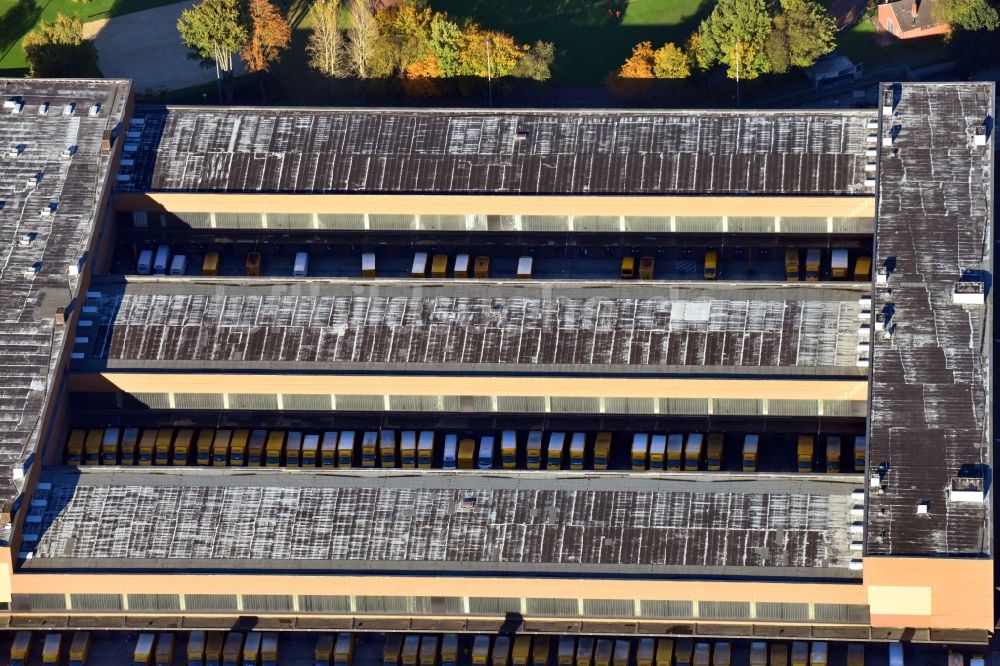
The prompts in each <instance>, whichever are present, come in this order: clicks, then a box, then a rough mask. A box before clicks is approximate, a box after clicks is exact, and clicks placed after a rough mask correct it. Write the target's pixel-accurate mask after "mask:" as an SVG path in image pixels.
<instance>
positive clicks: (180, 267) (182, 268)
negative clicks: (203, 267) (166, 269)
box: [170, 254, 188, 275]
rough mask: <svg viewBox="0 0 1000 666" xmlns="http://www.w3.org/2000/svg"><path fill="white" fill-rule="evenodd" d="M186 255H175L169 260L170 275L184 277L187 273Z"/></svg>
mask: <svg viewBox="0 0 1000 666" xmlns="http://www.w3.org/2000/svg"><path fill="white" fill-rule="evenodd" d="M187 266H188V261H187V255H184V254H175V255H174V258H173V259H171V260H170V274H171V275H184V274H185V273H187Z"/></svg>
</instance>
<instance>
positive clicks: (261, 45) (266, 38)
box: [240, 0, 292, 72]
mask: <svg viewBox="0 0 1000 666" xmlns="http://www.w3.org/2000/svg"><path fill="white" fill-rule="evenodd" d="M247 9H248V10H249V12H248V13H249V18H250V22H249V23H250V26H249V27H250V29H249V33H250V34H249V36H248V39H247V42H246V44H244V45H243V49H242V50H241V51H240V57H241V58H243V64H244V65H246V68H247V71H248V72H266V71H267V70H268V69H270V67H271V64H272V63H274V62H277V61H278V58H280V57H281V52H282V51H284V50H285V49H287V48H288V45H289V44H290V43H291V41H292V31H291V28H289V27H288V21H286V20H285V17H284V16H282V15H281V13H280V12H279V11H278V8H277V7H275V6H274V5H273V4H272V3H271V1H270V0H249V3H248V7H247Z"/></svg>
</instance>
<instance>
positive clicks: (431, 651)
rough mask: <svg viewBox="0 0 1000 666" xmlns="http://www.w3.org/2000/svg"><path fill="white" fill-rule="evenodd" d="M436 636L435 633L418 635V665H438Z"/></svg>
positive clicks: (438, 654)
mask: <svg viewBox="0 0 1000 666" xmlns="http://www.w3.org/2000/svg"><path fill="white" fill-rule="evenodd" d="M438 643H439V641H438V637H437V636H436V635H435V634H424V635H423V636H421V637H420V657H419V663H420V666H438V664H439V663H440V661H439V656H440V653H439V652H438Z"/></svg>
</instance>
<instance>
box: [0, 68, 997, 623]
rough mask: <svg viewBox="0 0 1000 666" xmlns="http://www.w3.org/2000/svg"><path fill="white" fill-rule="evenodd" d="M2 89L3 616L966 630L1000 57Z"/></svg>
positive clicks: (974, 589)
mask: <svg viewBox="0 0 1000 666" xmlns="http://www.w3.org/2000/svg"><path fill="white" fill-rule="evenodd" d="M2 85H3V88H4V92H3V94H4V99H5V105H4V106H5V109H4V111H3V115H0V134H2V135H3V138H4V141H5V142H6V150H7V153H6V158H4V159H0V170H2V173H3V178H2V180H0V188H2V194H0V199H2V204H0V206H2V208H0V229H2V231H3V248H4V256H5V259H4V261H3V264H2V267H0V281H2V287H3V289H2V294H3V295H2V296H0V316H2V318H3V324H2V326H3V329H2V330H3V338H2V344H0V351H2V354H3V357H4V359H5V362H4V364H3V367H2V368H0V377H2V387H3V388H2V393H0V395H2V401H3V411H2V418H0V452H2V456H0V459H2V462H0V501H2V502H3V505H4V509H5V510H4V512H3V517H4V525H3V530H4V531H3V535H2V536H3V543H4V548H3V549H2V550H0V558H2V559H3V562H4V574H3V575H2V576H0V602H2V603H3V608H4V613H5V614H6V615H7V617H8V619H9V622H10V624H11V626H39V625H45V626H68V627H80V626H89V627H102V626H105V627H140V626H141V627H145V626H151V625H153V626H161V627H176V628H203V629H204V628H218V627H226V626H231V625H233V624H234V623H235V622H237V621H238V620H239V619H240V618H246V617H248V616H249V617H254V618H256V620H255V622H256V625H255V626H258V627H275V628H286V629H315V628H342V629H346V628H354V629H358V630H411V629H412V630H416V631H420V630H432V629H433V630H438V631H442V630H445V631H495V630H498V629H499V628H500V627H501V626H507V627H509V626H511V623H513V624H514V625H516V626H517V627H519V628H520V630H522V631H528V632H545V633H594V632H605V633H623V634H644V635H650V634H659V635H663V634H668V635H670V634H676V635H683V634H696V635H706V636H781V637H795V636H801V637H826V638H845V639H846V638H850V639H860V640H898V639H900V638H902V639H910V640H918V641H920V640H923V641H928V640H933V641H965V642H978V641H985V640H986V639H987V638H988V636H989V635H990V634H991V633H992V630H993V627H994V598H993V594H994V593H993V578H994V566H993V547H994V546H993V514H992V499H991V496H990V492H989V490H990V480H991V472H990V470H991V464H992V455H993V446H992V443H993V437H992V433H993V418H992V409H991V406H992V389H991V386H992V340H993V335H992V330H991V327H992V319H993V317H992V292H991V289H990V286H991V276H992V271H993V256H992V249H993V243H994V240H993V219H992V206H993V160H994V137H993V132H994V127H995V125H994V122H995V110H994V89H993V86H992V84H984V83H962V84H885V85H884V86H883V88H882V96H881V100H882V101H881V103H880V106H879V108H878V109H874V110H852V111H842V110H837V111H750V112H737V111H699V112H682V111H526V110H525V111H498V110H472V111H464V110H463V111H458V110H371V109H348V110H340V109H261V108H254V109H241V108H216V107H209V108H193V107H170V108H163V107H155V108H154V107H142V106H138V107H136V106H134V104H133V102H132V98H131V92H130V86H129V83H128V82H124V81H64V80H59V81H46V80H5V81H2ZM799 252H801V257H800V256H799V254H798V253H799ZM814 252H815V255H814ZM840 253H842V254H840ZM814 256H816V257H820V259H816V260H814V258H813V257H814ZM838 256H840V257H849V266H848V268H847V269H843V268H842V265H841V264H840V263H838V262H840V261H844V260H843V259H839V260H838V259H835V258H834V257H838ZM178 257H180V258H178ZM790 257H791V258H792V259H790ZM869 258H870V259H869ZM800 260H801V261H802V263H801V266H804V268H805V270H804V271H803V275H804V278H805V279H804V280H802V281H790V280H789V279H790V278H798V276H799V268H800V264H799V262H800ZM790 261H791V262H792V264H793V265H792V266H789V262H790ZM866 261H870V263H869V264H866V263H865V262H866ZM425 262H426V263H425ZM466 262H468V266H466ZM814 262H816V263H815V265H814ZM487 266H488V267H487ZM838 270H840V272H839V273H838ZM869 271H870V274H869ZM633 272H634V273H636V274H637V275H636V276H635V277H634V278H633V277H632V275H633ZM706 278H707V279H706ZM368 433H372V434H371V435H369V434H368ZM424 433H430V434H427V435H425V434H424ZM510 433H513V434H510ZM563 433H565V440H563V439H562V436H563ZM276 434H277V437H276ZM636 435H639V437H636ZM675 435H676V436H677V437H680V439H679V440H677V441H680V442H684V446H685V448H683V449H681V448H675V445H674V441H675ZM703 435H704V436H705V437H706V438H707V441H708V444H707V449H706V450H707V454H706V453H705V452H704V451H703V449H702V448H700V447H702V446H703V444H702V439H701V438H702V436H703ZM397 436H398V437H399V443H398V444H397V443H396V438H397ZM417 436H419V437H420V440H421V448H420V450H421V451H424V449H423V442H424V437H426V438H427V440H426V441H427V443H428V448H427V449H426V459H424V457H423V456H424V453H421V454H420V456H421V457H420V462H419V463H417V462H416V453H415V452H416V450H417V449H416V444H415V439H414V438H415V437H417ZM351 437H354V439H351ZM376 437H377V439H376ZM508 437H510V438H511V439H508ZM220 438H224V440H223V441H222V443H221V444H220V443H219V442H220ZM408 438H410V439H408ZM491 438H492V439H491ZM577 438H579V440H578V439H577ZM644 438H645V439H644ZM754 438H756V439H754ZM408 441H409V444H407V442H408ZM602 441H603V442H610V450H607V449H602ZM328 442H329V451H330V456H331V457H330V460H329V462H330V464H329V465H327V464H325V463H326V462H327V461H326V459H325V455H326V453H327V450H328ZM348 442H350V444H347V443H348ZM469 442H471V448H468V443H469ZM508 442H510V444H509V443H508ZM533 442H536V444H533ZM554 442H560V444H556V443H554ZM562 442H564V444H563V443H562ZM656 442H659V446H660V447H661V448H659V449H657V448H656V447H657V444H656ZM668 442H669V443H668ZM693 442H697V444H693ZM751 442H752V443H753V446H756V447H758V448H752V446H751ZM856 442H857V444H856ZM387 443H388V444H387ZM645 443H652V444H651V446H647V445H646V444H645ZM338 444H339V445H340V448H341V449H345V447H348V446H351V447H354V448H346V451H347V453H346V454H342V452H341V450H339V449H338V448H337V445H338ZM407 446H409V447H410V448H407ZM491 446H495V447H496V451H495V452H493V454H489V453H484V451H487V449H488V447H491ZM508 446H510V447H511V449H510V450H508ZM533 446H535V447H537V448H534V449H533V448H532V447H533ZM543 446H544V447H546V448H545V449H544V452H542V447H543ZM604 446H607V444H604ZM677 446H680V445H679V444H678V445H677ZM695 446H697V447H699V448H697V449H695V448H694V447H695ZM369 447H370V450H369ZM387 447H388V448H387ZM449 447H455V448H454V449H452V448H449ZM560 447H562V448H560ZM662 447H666V448H662ZM713 447H718V448H714V449H713ZM344 455H346V458H345V457H343V456H344ZM674 455H676V456H677V458H676V461H675V460H674V458H673V456H674ZM538 456H542V458H543V460H542V461H541V462H538V461H537V460H536V459H537V458H538ZM553 456H554V457H553ZM682 458H683V460H682ZM533 460H535V464H534V467H535V468H531V467H532V466H533V463H532V461H533ZM553 460H554V461H555V462H553ZM449 461H451V464H449ZM211 462H214V464H199V463H211ZM268 463H270V464H268ZM304 463H305V464H304ZM310 463H311V464H310ZM675 463H676V466H679V467H682V468H684V470H683V471H676V470H675V469H673V467H674V465H675ZM262 464H266V465H267V466H268V467H274V468H272V469H267V468H261V466H262ZM467 466H472V467H476V469H464V467H467ZM423 467H430V469H422V468H423ZM442 467H443V469H442ZM450 467H458V469H451V468H450ZM538 467H541V469H538Z"/></svg>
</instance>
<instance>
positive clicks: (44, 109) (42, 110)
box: [38, 102, 49, 116]
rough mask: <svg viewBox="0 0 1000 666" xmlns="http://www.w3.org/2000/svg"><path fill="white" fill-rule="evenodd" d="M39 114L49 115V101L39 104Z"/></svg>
mask: <svg viewBox="0 0 1000 666" xmlns="http://www.w3.org/2000/svg"><path fill="white" fill-rule="evenodd" d="M38 115H40V116H47V115H49V103H48V102H42V103H41V104H39V105H38Z"/></svg>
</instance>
